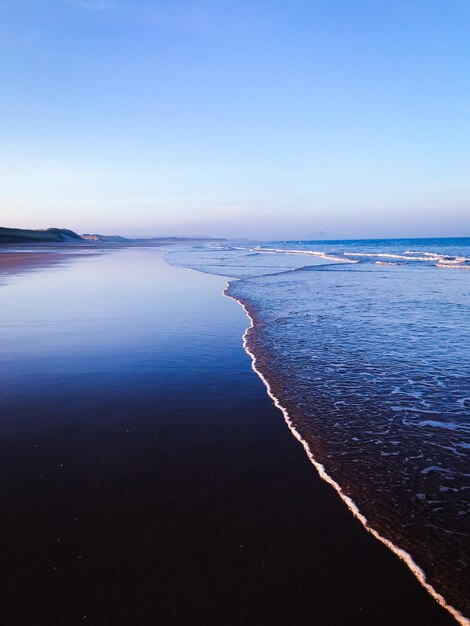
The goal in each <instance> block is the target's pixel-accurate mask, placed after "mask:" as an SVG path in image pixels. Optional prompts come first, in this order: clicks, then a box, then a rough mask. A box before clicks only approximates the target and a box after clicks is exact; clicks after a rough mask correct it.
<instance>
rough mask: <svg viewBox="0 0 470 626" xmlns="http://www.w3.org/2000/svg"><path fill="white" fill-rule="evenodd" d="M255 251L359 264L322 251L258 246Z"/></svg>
mask: <svg viewBox="0 0 470 626" xmlns="http://www.w3.org/2000/svg"><path fill="white" fill-rule="evenodd" d="M255 250H256V251H257V252H265V253H269V254H274V253H278V254H303V255H305V256H316V257H319V258H321V259H325V260H326V261H334V262H335V263H357V261H353V260H352V259H345V258H344V257H341V256H335V255H333V254H328V253H327V252H321V251H320V250H285V249H283V248H261V247H260V246H257V247H256V248H255Z"/></svg>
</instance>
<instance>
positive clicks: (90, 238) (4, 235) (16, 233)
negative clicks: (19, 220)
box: [0, 227, 227, 245]
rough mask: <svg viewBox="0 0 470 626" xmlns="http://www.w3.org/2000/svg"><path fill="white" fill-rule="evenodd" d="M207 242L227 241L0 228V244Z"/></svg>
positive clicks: (210, 238)
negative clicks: (127, 236)
mask: <svg viewBox="0 0 470 626" xmlns="http://www.w3.org/2000/svg"><path fill="white" fill-rule="evenodd" d="M208 241H227V240H226V239H221V238H218V237H149V238H146V239H143V238H139V239H127V238H126V237H121V235H100V234H98V233H85V234H84V235H78V234H77V233H75V232H74V231H73V230H69V229H67V228H46V229H44V230H30V229H23V228H2V227H0V244H1V243H13V244H15V243H76V242H82V243H122V244H126V243H129V244H140V245H142V244H157V243H158V244H171V243H190V242H194V243H196V242H208Z"/></svg>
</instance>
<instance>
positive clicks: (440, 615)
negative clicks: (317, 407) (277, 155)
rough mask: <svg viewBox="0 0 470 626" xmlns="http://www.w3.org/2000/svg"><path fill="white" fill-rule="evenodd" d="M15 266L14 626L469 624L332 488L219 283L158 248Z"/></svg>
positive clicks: (6, 461) (7, 425) (6, 260)
mask: <svg viewBox="0 0 470 626" xmlns="http://www.w3.org/2000/svg"><path fill="white" fill-rule="evenodd" d="M25 254H26V253H25ZM20 256H22V255H20V254H17V255H15V257H13V256H12V255H8V254H2V255H0V262H1V263H3V268H4V271H5V268H8V272H9V280H8V282H7V283H6V284H3V285H1V286H0V299H1V301H2V311H3V314H2V320H1V322H0V336H1V342H2V351H1V355H0V368H1V377H0V415H1V421H0V424H1V428H2V438H1V439H2V454H1V456H0V464H1V471H0V477H1V493H2V503H3V507H2V508H3V512H2V516H1V530H2V532H1V540H2V548H1V551H2V559H3V569H4V571H5V572H8V576H7V579H6V581H5V583H4V585H3V589H2V608H1V613H2V620H1V621H2V622H3V623H5V624H7V625H8V626H24V625H25V624H34V625H35V626H56V625H57V626H73V625H74V624H82V623H89V624H94V625H95V624H112V625H113V626H120V625H123V626H127V625H133V626H137V625H142V626H144V625H145V626H147V625H149V624H162V625H173V624H174V625H185V624H187V625H188V626H189V625H190V624H191V625H195V624H201V625H205V626H207V625H240V626H241V625H247V624H273V625H286V626H287V625H288V624H289V625H291V624H296V625H303V624H305V625H306V624H316V625H319V626H344V625H348V624H349V625H351V626H352V625H353V624H355V625H357V624H361V626H362V625H370V626H372V625H373V626H376V625H377V624H381V625H390V626H392V625H393V626H395V625H396V624H400V623H402V624H413V625H414V626H420V625H422V626H440V625H445V624H449V625H451V624H455V621H454V619H453V618H452V617H451V616H450V615H449V614H448V613H447V612H446V611H445V610H443V609H442V608H441V607H440V606H438V604H437V603H436V602H435V601H434V600H433V599H432V598H431V597H430V596H429V595H428V594H427V593H426V591H425V590H424V589H423V588H422V587H421V585H420V584H419V583H418V581H417V580H416V579H415V578H414V577H413V575H412V574H411V572H410V571H409V570H408V569H407V567H406V566H405V565H404V564H403V563H402V562H401V561H400V560H399V559H398V558H397V557H396V556H395V555H393V554H392V553H391V552H390V551H389V550H388V549H387V548H386V547H385V546H384V545H382V544H380V543H379V542H378V541H376V540H375V539H374V537H372V536H371V535H370V534H368V533H367V532H366V531H365V530H364V528H363V527H362V525H361V524H360V523H359V522H358V521H357V520H356V519H354V517H353V516H352V515H351V513H350V512H349V511H348V509H347V507H346V506H345V505H344V503H343V502H342V501H341V500H340V498H339V497H338V495H337V494H336V492H335V491H334V490H333V489H332V488H331V487H330V486H329V485H327V484H326V483H325V482H324V481H322V480H321V479H320V477H319V476H318V474H317V473H316V471H315V469H314V468H313V467H312V465H311V463H310V462H309V460H308V458H307V457H306V455H305V453H304V450H303V449H302V447H301V445H300V444H299V442H298V441H296V440H295V439H294V437H293V436H292V435H291V433H290V431H289V429H288V428H287V426H286V424H285V422H284V419H283V416H282V414H281V412H280V411H279V410H278V409H277V408H276V407H275V406H274V405H273V403H272V401H271V399H270V398H269V397H268V395H267V393H266V389H265V387H264V385H263V383H262V381H261V380H260V379H259V378H258V377H257V376H256V375H255V373H254V372H253V371H252V368H251V362H250V358H249V356H248V355H247V354H246V352H245V351H244V349H243V345H242V335H243V332H244V330H245V329H246V327H247V326H248V325H249V321H248V319H247V317H246V315H245V314H244V312H243V310H242V309H241V307H240V306H239V305H238V304H237V303H235V302H233V301H232V300H229V299H228V298H225V297H224V296H223V295H222V291H223V289H224V287H225V279H224V278H222V277H217V276H208V275H204V274H201V273H198V272H194V271H193V272H191V271H190V270H184V269H179V268H175V267H171V266H169V265H168V264H167V263H165V261H164V260H163V258H162V254H161V252H160V251H158V250H157V249H151V248H148V249H122V250H117V251H115V252H112V253H103V254H94V255H92V256H84V257H83V258H78V257H75V258H73V259H72V258H71V256H70V254H67V255H65V254H63V255H62V254H61V252H60V251H54V252H51V253H47V254H46V253H41V254H29V255H28V258H26V257H24V259H20ZM16 257H18V258H16ZM65 257H66V260H67V264H66V265H64V264H61V262H62V261H63V260H65ZM59 265H60V271H57V270H58V268H59ZM20 268H21V272H22V273H15V272H17V271H18V269H20ZM33 268H35V272H34V273H33V272H30V271H29V270H31V269H33ZM0 271H2V270H1V269H0ZM45 293H47V297H45V296H44V294H45Z"/></svg>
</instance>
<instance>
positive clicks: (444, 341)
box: [169, 239, 470, 614]
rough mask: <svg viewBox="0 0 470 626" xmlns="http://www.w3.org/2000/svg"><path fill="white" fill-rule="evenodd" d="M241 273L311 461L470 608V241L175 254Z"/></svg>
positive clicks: (269, 368)
mask: <svg viewBox="0 0 470 626" xmlns="http://www.w3.org/2000/svg"><path fill="white" fill-rule="evenodd" d="M169 259H170V261H172V262H174V263H176V264H179V265H183V266H190V267H194V268H197V269H199V270H201V271H205V272H209V273H217V274H224V275H227V276H231V277H233V278H237V279H240V280H234V281H233V282H232V283H231V286H230V289H229V293H230V295H232V296H234V297H235V298H237V299H239V300H240V301H241V302H243V303H244V304H245V305H246V306H247V308H248V310H249V311H250V313H251V314H252V316H253V317H254V320H255V327H254V329H253V331H252V332H251V333H250V334H249V336H248V342H249V346H250V348H251V349H252V351H253V352H254V353H255V354H256V357H257V359H258V363H259V368H260V369H261V371H262V373H263V374H264V375H265V376H266V378H267V379H268V381H269V383H270V384H271V387H272V388H273V389H274V391H275V395H276V396H277V397H278V398H279V400H280V401H281V404H282V405H283V406H285V407H286V408H287V409H288V410H289V413H290V415H291V417H292V421H293V424H294V426H295V428H296V429H297V430H298V431H299V433H300V434H301V436H302V438H303V439H304V440H305V441H307V442H308V445H309V447H310V449H311V451H312V453H313V455H314V457H315V459H316V460H317V461H318V462H320V463H321V464H323V465H324V467H325V469H326V471H327V472H328V474H329V475H330V476H332V477H333V479H334V480H336V481H337V482H338V483H339V484H340V485H341V487H342V489H343V491H344V492H345V493H346V494H347V495H348V496H350V497H351V498H352V499H353V500H354V502H355V503H356V504H357V506H358V507H359V509H360V511H361V512H362V513H363V514H364V515H365V516H366V517H367V519H368V522H369V524H370V526H372V527H373V528H375V529H377V530H378V531H379V532H380V533H381V534H382V535H383V536H385V537H386V538H388V539H390V540H392V541H393V542H394V543H395V544H396V545H398V546H399V547H401V548H403V549H405V550H407V551H408V552H409V553H410V554H411V555H412V557H413V559H414V560H415V562H416V563H417V564H418V565H419V566H420V567H422V568H423V569H424V571H425V574H426V576H427V578H428V581H429V582H430V583H431V584H432V585H433V586H434V587H435V589H436V590H437V591H438V592H440V593H442V594H443V595H444V596H445V598H446V599H447V600H448V601H449V602H450V603H451V604H452V605H454V606H456V607H457V608H460V609H461V610H462V611H463V612H464V613H466V614H470V604H469V600H468V596H466V591H467V589H468V588H469V582H470V581H469V565H470V555H469V551H468V550H469V525H468V511H469V506H468V505H469V489H470V481H469V477H470V467H469V456H468V449H469V448H470V272H468V271H463V270H466V269H467V270H468V269H469V268H470V239H454V240H446V239H441V240H435V239H434V240H384V241H355V242H344V241H342V242H269V243H257V242H253V243H245V242H242V243H236V244H228V245H225V246H224V245H219V246H211V247H206V248H202V247H200V248H193V249H186V250H180V251H174V252H171V253H169Z"/></svg>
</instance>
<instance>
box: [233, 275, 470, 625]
mask: <svg viewBox="0 0 470 626" xmlns="http://www.w3.org/2000/svg"><path fill="white" fill-rule="evenodd" d="M230 286H231V281H230V282H227V283H226V287H225V289H224V290H223V292H222V293H223V295H224V296H225V297H226V298H229V299H230V300H233V301H234V302H236V303H237V304H238V305H240V306H241V307H242V309H243V310H244V312H245V314H246V316H247V318H248V320H249V322H250V325H249V326H248V327H247V328H246V330H245V332H244V333H243V337H242V342H243V349H244V350H245V352H246V353H247V354H248V356H249V357H250V359H251V367H252V370H253V371H254V372H255V374H257V376H258V377H259V378H260V379H261V381H262V382H263V384H264V385H265V387H266V392H267V394H268V396H269V397H270V398H271V400H272V401H273V403H274V406H275V407H276V408H277V409H279V410H280V411H281V413H282V415H283V417H284V421H285V422H286V424H287V426H288V428H289V430H290V431H291V433H292V434H293V436H294V437H295V439H297V441H299V443H300V444H301V445H302V447H303V448H304V450H305V453H306V455H307V457H308V459H309V460H310V462H311V463H312V465H313V466H314V467H315V469H316V470H317V472H318V475H319V476H320V478H321V479H322V480H324V481H325V482H326V483H327V484H328V485H330V486H331V487H333V489H334V490H335V491H336V493H337V494H338V495H339V497H340V498H341V500H342V501H343V502H344V504H346V506H347V507H348V509H349V511H350V512H351V513H352V514H353V516H354V517H355V518H356V519H357V520H359V522H360V523H361V524H362V526H363V527H364V529H365V530H366V531H367V532H369V533H370V534H371V535H372V536H373V537H375V539H377V540H378V541H380V542H381V543H382V544H384V545H385V546H386V547H387V548H388V549H389V550H390V551H391V552H392V553H393V554H394V555H396V556H397V557H398V558H399V559H400V560H401V561H403V562H404V563H405V564H406V565H407V567H408V568H409V569H410V571H411V572H412V573H413V575H414V576H415V578H416V579H417V580H418V581H419V583H420V584H421V585H422V587H423V588H424V589H425V590H426V591H427V592H428V593H429V595H430V596H431V597H432V598H433V599H434V600H435V601H436V602H437V603H438V604H439V605H440V606H441V607H442V608H444V609H445V610H446V611H448V612H449V613H450V615H452V617H453V618H454V619H455V620H456V621H457V622H458V623H459V624H460V625H461V626H470V619H469V618H467V617H466V616H464V615H463V614H462V613H461V612H460V611H459V610H458V609H456V608H455V607H453V606H452V605H450V604H449V603H448V602H447V601H446V599H445V598H444V596H443V595H441V594H440V593H439V592H438V591H437V590H436V589H434V587H433V586H432V585H431V584H430V583H428V582H427V580H426V574H425V572H424V570H423V569H422V568H421V567H420V566H419V565H418V564H417V563H416V562H415V561H414V560H413V557H412V556H411V554H409V553H408V552H407V551H406V550H404V549H403V548H400V547H399V546H397V545H395V544H394V543H393V542H392V541H391V540H390V539H387V538H386V537H384V536H382V535H381V534H380V533H379V532H378V531H377V530H375V529H374V528H372V527H371V526H370V525H369V523H368V521H367V518H366V517H365V516H364V515H363V514H362V513H361V511H360V510H359V508H358V507H357V505H356V503H355V502H354V500H353V499H352V498H351V497H349V496H348V495H347V494H345V493H344V491H343V490H342V488H341V486H340V485H339V483H337V482H336V481H335V480H334V478H332V477H331V476H330V475H329V474H328V473H327V471H326V470H325V467H324V466H323V465H322V464H321V463H319V462H318V461H317V460H316V459H315V457H314V455H313V453H312V451H311V450H310V446H309V444H308V442H307V441H305V439H303V437H302V435H301V434H300V433H299V431H298V430H297V429H296V428H295V426H294V425H293V423H292V420H291V418H290V415H289V412H288V410H287V409H286V408H285V407H284V406H283V405H282V404H281V402H280V401H279V399H278V398H277V397H276V395H275V394H274V392H273V391H272V389H271V385H270V383H269V381H268V379H267V378H266V377H265V375H264V374H263V373H262V372H261V371H260V370H259V369H258V367H257V365H256V362H257V358H256V354H255V353H254V352H253V351H252V350H251V347H250V344H249V336H250V333H251V332H254V329H255V328H256V321H255V316H254V315H253V314H252V312H251V311H250V309H249V306H248V305H247V303H245V302H243V301H242V300H239V299H238V298H236V297H235V296H233V295H231V293H230Z"/></svg>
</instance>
